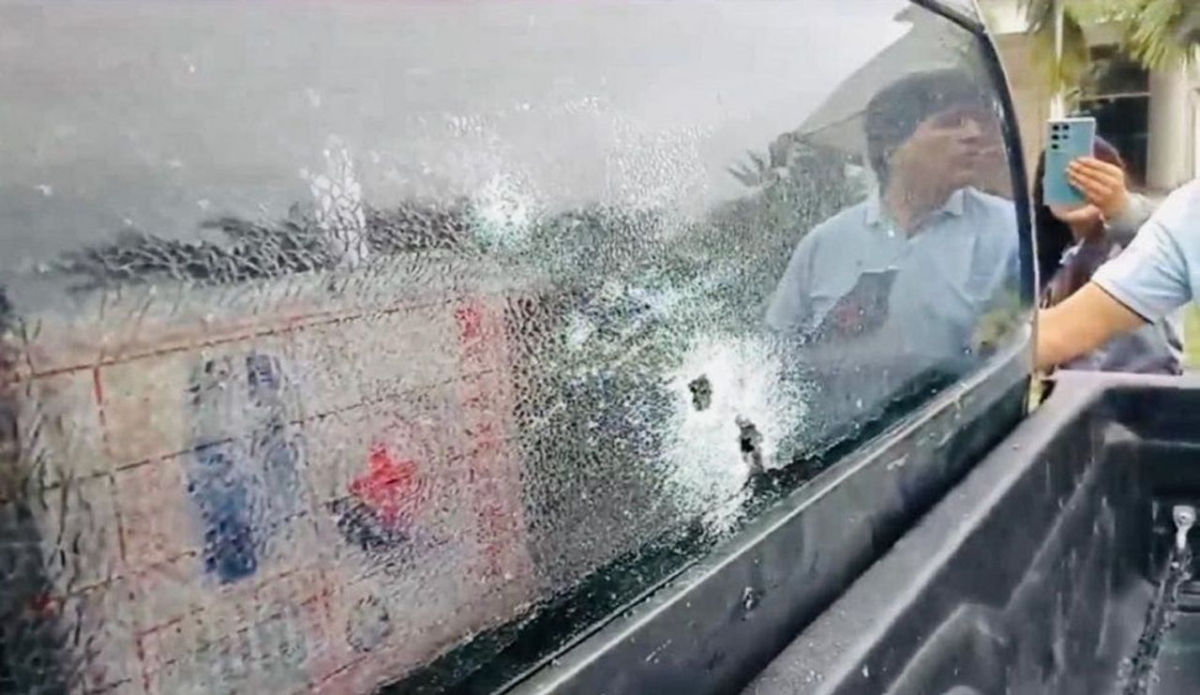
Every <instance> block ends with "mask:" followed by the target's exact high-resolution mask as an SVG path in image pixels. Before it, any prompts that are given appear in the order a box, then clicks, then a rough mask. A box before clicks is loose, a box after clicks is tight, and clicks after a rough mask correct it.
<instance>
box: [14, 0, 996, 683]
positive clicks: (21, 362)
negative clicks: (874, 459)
mask: <svg viewBox="0 0 1200 695" xmlns="http://www.w3.org/2000/svg"><path fill="white" fill-rule="evenodd" d="M131 7H136V11H133V10H131V9H130V8H131ZM0 17H2V19H3V21H0V63H3V64H4V65H6V67H8V68H9V69H6V70H4V71H0V87H2V89H0V91H2V92H3V93H4V94H5V95H6V97H8V101H9V103H7V104H6V108H5V109H2V110H0V125H3V128H0V131H2V132H3V133H5V137H3V138H0V160H2V161H3V162H4V164H5V166H4V167H3V168H0V221H2V222H3V224H4V225H5V227H4V232H5V234H4V235H3V236H2V237H0V250H2V251H0V283H3V285H4V291H3V292H2V293H0V297H5V298H6V299H4V301H0V334H2V336H3V340H2V342H0V425H2V426H3V429H0V445H2V446H0V457H3V459H2V461H3V463H4V464H5V470H6V471H8V473H7V474H6V475H7V477H4V478H3V479H0V482H2V483H3V485H4V486H3V488H2V489H0V493H3V494H2V495H0V513H2V514H3V516H0V531H2V532H3V534H4V535H5V538H6V539H10V540H11V544H10V546H9V547H10V548H14V549H15V550H13V553H14V557H16V558H17V562H15V563H14V564H13V565H12V566H14V567H18V569H15V570H13V576H12V577H11V578H10V579H11V580H12V581H11V582H10V583H9V587H10V589H9V590H8V591H7V592H6V593H5V594H4V602H3V603H2V604H0V609H2V611H0V626H3V627H2V629H4V630H6V631H7V632H5V633H4V634H3V635H2V637H3V638H4V639H3V640H0V642H3V643H4V644H15V645H20V649H10V650H8V651H4V652H0V666H2V667H4V668H7V670H0V680H2V679H3V678H5V677H7V678H10V679H11V680H12V681H13V682H16V683H19V684H22V685H19V686H18V687H17V688H16V689H18V690H21V689H22V688H25V685H24V684H27V683H62V684H63V685H64V688H65V689H69V690H73V691H79V692H92V691H107V690H112V689H114V688H115V689H117V690H121V689H132V690H131V691H138V689H141V690H146V691H149V692H152V693H175V692H187V691H189V690H195V689H197V688H199V689H203V688H206V687H209V686H212V687H221V688H225V689H228V690H240V691H245V692H275V691H277V692H301V691H308V690H323V691H325V692H351V693H353V692H370V691H372V689H374V688H375V687H377V686H378V685H380V684H382V683H386V682H391V681H395V680H397V679H401V678H414V679H426V680H425V681H423V682H427V683H432V684H433V685H431V686H430V689H431V690H436V689H437V688H438V687H447V685H448V684H450V685H452V684H454V683H457V682H458V681H459V679H461V678H462V677H464V676H466V675H470V674H473V673H475V672H477V671H480V667H481V666H483V665H484V664H488V663H492V665H494V666H496V668H498V669H500V670H501V671H503V669H504V668H505V666H508V667H510V668H511V669H513V670H516V671H519V670H520V669H522V668H524V667H526V666H528V665H529V664H531V663H536V662H537V661H538V660H539V659H541V658H542V657H544V656H547V655H548V654H550V653H552V652H553V651H554V650H555V649H557V648H559V647H561V646H562V645H564V644H567V643H568V642H569V641H570V640H571V639H573V638H574V637H575V636H577V635H579V634H581V633H582V632H583V631H585V630H586V629H588V628H589V627H590V626H591V625H592V624H594V623H596V622H598V621H600V620H603V619H604V618H606V617H607V616H609V615H610V614H611V613H612V612H613V611H614V610H617V609H618V608H619V607H620V606H622V605H624V604H625V603H627V602H628V601H630V600H633V599H634V598H635V597H637V596H639V595H641V594H643V593H644V592H645V591H647V590H649V589H651V588H652V587H654V586H655V585H657V584H658V583H660V582H661V581H663V580H664V579H665V578H667V577H669V576H671V575H673V574H674V573H676V572H678V571H679V570H680V569H681V568H683V567H685V566H686V565H687V564H688V563H690V562H693V561H695V560H696V559H697V558H700V557H702V556H703V555H704V553H705V552H706V551H707V550H708V549H710V548H712V547H713V545H714V544H715V543H717V542H719V541H721V540H722V539H724V538H727V537H728V536H729V534H731V533H732V532H734V531H736V530H737V529H738V528H739V527H740V526H741V525H743V524H744V523H745V522H746V520H747V519H748V518H750V517H752V516H753V515H754V514H756V513H757V512H759V511H761V510H762V509H763V508H765V507H766V506H768V505H769V504H770V503H771V502H772V500H774V499H777V498H778V496H780V495H783V494H786V493H787V492H788V491H789V490H791V489H793V488H794V486H795V485H796V484H799V483H802V482H803V481H804V480H805V479H806V478H807V477H809V475H810V474H811V473H812V472H813V471H814V470H815V469H816V468H819V467H820V466H819V465H815V466H814V467H813V469H812V470H809V469H808V468H806V467H804V466H797V465H795V463H796V462H797V461H804V462H808V461H809V460H817V461H818V463H819V464H820V463H824V461H823V460H821V459H818V458H816V457H817V455H818V454H820V453H821V452H823V451H825V450H827V449H828V448H829V447H831V446H835V445H837V444H839V443H844V444H846V445H847V446H853V445H856V444H858V443H859V442H860V438H859V435H862V434H864V433H867V432H870V431H873V430H872V428H873V427H874V428H876V429H877V428H878V427H879V426H881V425H886V424H888V423H890V422H892V421H894V419H895V418H896V417H901V416H906V415H909V414H911V413H912V412H914V410H915V409H916V408H918V407H919V406H921V405H923V404H924V403H925V402H927V400H928V396H929V394H930V393H932V392H933V391H935V390H936V389H935V388H934V387H931V386H928V384H930V383H933V384H934V385H935V386H936V385H938V384H943V383H945V382H946V381H947V380H953V379H955V378H958V377H960V376H961V375H962V374H964V373H965V371H966V370H968V369H970V368H971V367H972V366H973V365H975V364H977V363H978V360H979V357H980V355H981V352H980V351H979V350H978V349H977V348H978V347H979V344H980V343H982V342H986V341H982V340H980V339H979V335H980V327H981V325H983V324H986V323H987V317H988V316H989V315H991V314H992V313H994V312H995V311H998V310H999V309H998V307H1002V305H1004V302H1005V298H1006V296H1007V295H1006V292H1009V291H1013V292H1015V289H1014V288H1012V287H1011V280H1012V279H1011V278H1010V276H1009V273H1010V267H1011V263H1012V255H1013V249H1014V248H1015V245H1016V229H1015V222H1014V216H1013V213H1012V205H1011V203H1010V202H1007V201H1005V200H1003V197H1004V196H1005V195H1006V193H1005V191H1006V189H1007V188H1010V187H1011V177H1010V173H1009V170H1008V164H1007V162H1006V161H1005V158H1004V151H1003V148H1002V147H1001V142H1000V139H999V138H1000V133H999V126H998V124H997V121H996V116H995V114H996V113H997V110H996V106H995V95H994V94H993V93H992V92H991V91H990V90H991V89H992V88H991V87H990V86H989V85H990V84H991V82H990V81H989V79H988V78H987V77H986V76H985V73H984V72H983V71H982V70H980V69H979V68H978V65H977V64H978V62H979V60H978V58H979V56H978V46H977V44H976V43H975V39H973V38H972V37H970V36H968V35H966V34H965V33H963V32H962V31H961V30H960V29H959V28H958V27H956V26H955V25H953V24H951V23H949V22H947V21H944V20H942V19H940V18H938V17H936V16H934V15H932V14H929V13H928V12H926V11H924V10H921V9H919V8H917V7H915V6H912V5H910V4H909V3H907V2H903V1H901V0H810V1H809V2H805V3H742V2H728V3H723V2H714V3H699V4H697V3H640V4H639V3H633V4H629V5H628V6H621V7H620V8H616V7H614V6H612V5H611V4H608V3H586V2H578V3H575V2H572V3H554V2H495V3H471V4H467V5H462V4H458V3H332V4H329V5H324V6H323V5H320V4H308V5H305V6H303V7H298V8H295V10H294V11H291V12H287V13H279V12H273V11H270V8H265V7H264V6H260V5H256V4H254V3H239V4H228V5H227V4H212V3H169V4H164V3H153V2H151V3H134V4H130V3H99V4H86V3H70V4H46V5H37V6H27V5H22V4H12V3H10V4H7V5H5V6H4V7H3V9H0ZM799 47H803V49H801V48H799ZM807 54H818V55H828V56H830V59H829V60H817V61H814V60H811V59H809V58H806V57H804V56H805V55H807ZM146 56H154V59H153V60H147V59H146ZM881 66H882V68H881ZM884 68H886V69H884ZM946 68H954V69H955V70H954V71H951V72H946V71H945V69H946ZM879 75H884V76H885V78H886V79H876V78H872V79H871V80H868V81H867V83H865V86H864V82H863V80H865V79H866V78H865V77H864V76H867V77H871V76H875V77H878V76H879ZM847 94H849V95H851V96H859V97H861V98H862V99H864V100H867V101H869V103H857V102H853V103H851V101H847V100H846V99H845V98H844V97H845V96H846V95H847ZM822 105H825V106H824V107H823V106H822ZM826 107H829V108H826ZM834 107H836V108H834ZM843 107H846V108H843ZM826 116H831V118H832V119H833V121H836V123H834V124H833V125H832V126H831V127H829V128H824V127H822V128H812V127H806V125H805V124H810V125H811V122H813V119H816V118H817V117H822V118H824V117H826ZM10 134H11V135H10ZM764 316H767V317H768V321H767V325H766V326H764V321H763V317H764ZM998 334H999V335H1000V337H1001V339H1003V338H1005V337H1008V335H1009V334H1008V333H1007V332H1006V326H1004V327H1002V329H1001V330H1000V331H999V332H998ZM930 370H932V371H934V372H941V373H942V374H943V375H945V378H943V379H942V380H941V381H938V380H937V379H934V380H932V381H929V380H928V379H926V380H924V381H922V380H921V379H922V378H923V377H924V375H925V374H926V373H927V372H929V371H930ZM912 382H919V383H920V384H922V385H923V386H922V387H921V388H920V389H919V391H920V393H919V394H918V396H919V397H918V398H916V399H914V400H909V401H904V400H903V399H902V397H901V396H902V394H903V393H905V388H906V387H905V384H907V383H912ZM897 403H898V404H899V406H898V407H896V408H893V409H892V410H891V411H887V406H888V405H889V404H891V405H895V404H897ZM885 411H887V412H885ZM764 481H765V482H764ZM506 649H510V650H511V651H509V652H508V653H507V654H505V655H504V656H505V658H500V659H495V660H494V661H493V657H495V656H497V654H501V653H502V652H504V650H506ZM483 671H484V672H486V669H484V670H483ZM5 674H13V675H10V676H6V675H5ZM511 675H513V673H512V671H508V672H502V673H501V674H500V675H499V676H497V678H498V679H499V680H501V681H502V680H503V679H504V678H505V677H507V676H511ZM5 684H7V682H5ZM0 689H3V688H2V687H0ZM25 689H28V688H25Z"/></svg>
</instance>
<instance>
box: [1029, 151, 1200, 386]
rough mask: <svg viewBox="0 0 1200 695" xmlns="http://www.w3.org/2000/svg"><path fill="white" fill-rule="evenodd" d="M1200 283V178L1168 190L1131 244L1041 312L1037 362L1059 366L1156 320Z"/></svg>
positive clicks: (1192, 293) (1042, 365) (1047, 366)
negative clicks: (1087, 280)
mask: <svg viewBox="0 0 1200 695" xmlns="http://www.w3.org/2000/svg"><path fill="white" fill-rule="evenodd" d="M1077 175H1078V174H1077ZM1197 286H1200V180H1197V181H1192V182H1191V183H1188V184H1185V185H1184V186H1182V187H1181V188H1179V189H1178V190H1176V191H1175V192H1174V193H1172V194H1171V195H1170V196H1169V197H1168V198H1167V200H1166V201H1165V202H1164V203H1163V204H1162V206H1160V207H1159V208H1158V210H1157V211H1155V213H1154V214H1153V216H1151V218H1150V220H1149V221H1148V222H1146V224H1144V225H1143V226H1142V227H1141V229H1140V230H1139V231H1138V233H1137V236H1136V237H1135V238H1134V240H1133V242H1132V243H1130V245H1129V247H1128V248H1126V249H1125V251H1124V252H1123V253H1121V255H1119V256H1117V257H1116V258H1115V259H1113V260H1111V261H1109V262H1108V263H1106V264H1105V265H1104V266H1102V267H1101V268H1100V269H1099V270H1098V271H1096V274H1095V275H1094V276H1093V277H1092V279H1091V281H1090V282H1088V283H1087V284H1086V285H1085V286H1084V287H1083V288H1081V289H1080V290H1079V291H1078V292H1076V293H1074V294H1072V295H1071V296H1070V297H1069V298H1068V299H1066V300H1064V301H1063V302H1062V303H1061V304H1058V305H1056V306H1054V307H1051V308H1049V309H1046V310H1044V311H1042V312H1041V314H1040V315H1039V318H1038V331H1037V366H1038V367H1039V368H1040V369H1043V370H1045V369H1051V368H1054V367H1057V366H1060V365H1062V364H1065V363H1067V362H1069V361H1071V360H1073V359H1075V358H1077V357H1079V356H1081V355H1084V354H1086V353H1088V352H1091V351H1093V350H1095V349H1096V348H1098V347H1100V346H1102V345H1104V344H1105V343H1107V342H1108V341H1109V340H1111V339H1112V338H1114V337H1116V336H1119V335H1124V334H1128V333H1131V332H1133V331H1136V330H1139V329H1140V328H1142V327H1143V326H1145V325H1147V324H1151V323H1154V322H1156V321H1159V320H1161V319H1163V318H1164V317H1166V316H1168V315H1170V314H1171V313H1173V312H1175V311H1177V310H1179V309H1181V308H1182V307H1183V306H1185V305H1186V304H1187V303H1188V302H1191V301H1195V299H1196V288H1197Z"/></svg>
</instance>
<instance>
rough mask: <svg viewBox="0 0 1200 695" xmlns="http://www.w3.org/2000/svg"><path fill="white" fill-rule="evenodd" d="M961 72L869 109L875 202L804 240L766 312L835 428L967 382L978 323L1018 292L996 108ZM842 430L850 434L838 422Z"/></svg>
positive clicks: (894, 94) (934, 76) (931, 78)
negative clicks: (933, 388) (919, 382)
mask: <svg viewBox="0 0 1200 695" xmlns="http://www.w3.org/2000/svg"><path fill="white" fill-rule="evenodd" d="M978 85H979V81H978V78H977V77H975V76H972V75H970V74H968V73H965V72H963V71H961V70H944V71H936V72H923V73H916V74H913V75H909V76H907V77H904V78H902V79H900V80H898V81H896V82H895V83H893V84H891V85H888V86H887V87H885V88H884V89H882V90H880V91H879V92H878V93H877V94H875V95H874V96H873V97H872V98H871V99H870V101H869V103H868V104H867V105H866V115H865V118H864V121H863V125H864V129H865V140H866V150H867V151H866V158H867V161H868V162H869V163H870V167H871V169H872V171H873V173H874V175H875V179H876V181H877V182H878V185H877V188H876V193H874V194H873V195H871V196H870V197H869V199H867V200H865V201H863V202H861V203H858V204H856V205H853V206H851V207H849V208H847V209H845V210H843V211H841V212H839V213H838V214H837V215H835V216H833V217H831V218H830V219H828V220H826V221H825V222H822V223H821V224H819V225H818V226H816V227H815V228H814V229H813V230H812V231H811V232H809V233H808V234H807V235H805V237H804V238H803V239H802V240H801V241H800V243H799V244H798V245H797V247H796V249H795V252H794V253H793V254H792V256H791V260H790V261H789V264H788V268H787V271H786V272H785V273H784V275H783V277H782V279H781V280H780V282H779V285H778V287H777V289H776V290H775V294H774V297H773V299H772V301H771V304H770V308H769V309H768V311H767V315H766V318H767V324H768V325H769V326H770V327H771V328H772V329H774V330H776V331H778V332H780V333H781V334H784V335H785V336H788V337H791V338H794V339H795V341H796V342H797V344H798V346H799V347H798V349H799V350H801V351H802V354H803V356H802V357H800V358H799V359H800V360H802V361H803V362H805V363H806V364H807V365H809V366H810V367H812V368H814V369H815V371H817V372H818V373H819V374H821V381H823V382H824V383H825V384H826V386H827V390H826V396H827V398H826V399H823V400H822V401H821V402H822V404H823V405H824V406H825V408H824V409H823V414H822V417H824V418H825V419H826V420H827V421H828V422H829V423H830V424H831V425H837V424H845V423H854V422H859V421H861V420H862V419H864V418H866V417H870V416H871V415H872V414H873V413H875V411H876V410H877V409H878V408H879V407H880V405H882V404H883V403H885V401H886V400H887V399H888V398H891V397H895V396H898V395H900V394H901V392H902V389H903V388H905V387H906V386H911V384H912V382H913V380H914V379H917V378H918V377H920V376H922V375H927V374H928V373H929V372H931V371H934V370H937V371H940V372H943V373H945V374H947V375H951V376H953V375H961V374H962V373H964V371H965V369H966V368H967V367H968V366H969V364H970V363H971V357H972V354H973V353H974V352H975V348H976V347H978V345H973V343H972V341H973V340H974V339H975V338H976V337H977V335H978V333H977V330H978V329H979V327H980V323H981V320H982V319H983V317H984V316H985V315H987V314H988V313H989V312H991V311H993V310H996V309H999V308H1001V306H1002V305H1003V304H1004V303H1005V302H1011V301H1012V300H1013V297H1014V296H1015V292H1016V281H1017V271H1018V266H1017V263H1018V257H1017V250H1018V236H1017V231H1016V230H1017V227H1016V216H1015V210H1014V204H1013V202H1012V201H1011V200H1006V199H1003V198H1000V197H997V196H995V195H992V194H990V193H987V192H985V191H984V190H983V189H985V188H986V186H987V182H989V181H994V180H995V179H996V174H997V173H1000V172H1003V173H1007V170H1008V167H1007V161H1006V158H1005V152H1004V142H1003V139H1002V133H1001V128H1000V124H999V121H998V118H997V115H996V114H997V113H998V108H997V106H996V104H995V103H994V102H993V101H992V100H991V98H989V95H988V94H987V93H985V92H981V90H980V88H979V86H978ZM838 421H841V422H838Z"/></svg>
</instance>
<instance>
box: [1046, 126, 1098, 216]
mask: <svg viewBox="0 0 1200 695" xmlns="http://www.w3.org/2000/svg"><path fill="white" fill-rule="evenodd" d="M1048 127H1049V140H1048V142H1049V144H1048V145H1047V146H1046V172H1045V177H1044V178H1043V179H1042V190H1043V192H1044V196H1045V201H1046V204H1047V205H1085V204H1087V202H1088V201H1087V197H1086V196H1085V195H1084V194H1083V192H1082V191H1080V190H1079V189H1078V188H1076V187H1075V186H1073V185H1072V184H1071V181H1070V178H1069V176H1068V174H1067V170H1068V168H1069V167H1070V166H1071V162H1073V161H1075V160H1076V159H1080V158H1083V157H1091V156H1092V152H1093V150H1094V149H1095V142H1096V119H1094V118H1091V117H1084V118H1061V119H1051V120H1050V123H1049V126H1048Z"/></svg>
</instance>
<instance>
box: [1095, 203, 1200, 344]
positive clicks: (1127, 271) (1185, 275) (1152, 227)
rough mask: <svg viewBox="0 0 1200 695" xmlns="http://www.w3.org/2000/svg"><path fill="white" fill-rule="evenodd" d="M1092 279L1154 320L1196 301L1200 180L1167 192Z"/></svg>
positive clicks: (1199, 275)
mask: <svg viewBox="0 0 1200 695" xmlns="http://www.w3.org/2000/svg"><path fill="white" fill-rule="evenodd" d="M1092 281H1093V282H1095V283H1096V284H1097V285H1099V286H1100V287H1101V288H1102V289H1103V290H1104V291H1105V292H1108V293H1109V294H1110V295H1112V296H1113V297H1114V298H1115V299H1116V300H1117V301H1119V302H1121V303H1122V304H1124V305H1125V306H1127V307H1129V308H1130V309H1131V310H1132V311H1133V312H1134V313H1136V314H1138V315H1140V316H1141V317H1142V318H1144V319H1146V320H1147V321H1149V322H1151V323H1153V322H1155V321H1158V320H1160V319H1162V318H1164V317H1166V316H1168V315H1169V314H1171V312H1173V311H1175V310H1176V309H1179V308H1180V307H1182V306H1184V305H1185V304H1187V303H1188V302H1189V301H1193V300H1195V299H1196V288H1197V287H1200V181H1193V182H1191V183H1189V184H1187V185H1185V186H1183V187H1182V188H1180V189H1179V190H1177V191H1175V192H1174V193H1172V194H1171V196H1170V197H1168V198H1167V200H1166V201H1165V202H1164V203H1163V204H1162V206H1161V207H1159V209H1158V210H1157V211H1156V212H1155V213H1154V215H1153V216H1152V217H1151V218H1150V221H1149V222H1147V223H1146V224H1145V225H1143V226H1142V228H1141V230H1140V231H1139V232H1138V233H1137V236H1136V237H1134V240H1133V242H1132V243H1130V244H1129V247H1128V248H1126V249H1125V250H1124V251H1123V252H1122V253H1121V255H1119V256H1117V257H1116V258H1115V259H1113V260H1111V261H1109V262H1108V263H1106V264H1105V265H1104V266H1102V267H1101V268H1100V270H1098V271H1096V274H1095V275H1094V276H1093V277H1092Z"/></svg>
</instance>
